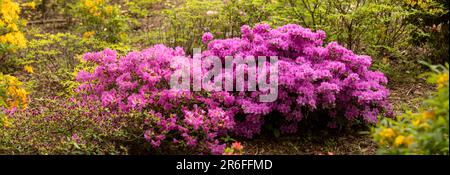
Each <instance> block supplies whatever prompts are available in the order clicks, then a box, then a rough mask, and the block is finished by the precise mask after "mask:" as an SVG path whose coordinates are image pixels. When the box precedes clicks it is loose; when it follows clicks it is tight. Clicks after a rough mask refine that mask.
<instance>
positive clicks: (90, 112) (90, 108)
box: [0, 97, 145, 155]
mask: <svg viewBox="0 0 450 175" xmlns="http://www.w3.org/2000/svg"><path fill="white" fill-rule="evenodd" d="M7 115H8V116H9V119H8V122H9V127H8V128H5V129H0V138H2V139H0V152H1V153H2V154H40V155H42V154H44V155H46V154H128V153H130V152H129V151H130V150H131V149H130V148H131V147H132V145H135V144H139V139H138V140H136V137H132V136H135V135H134V134H130V133H129V132H128V131H126V130H122V129H121V128H125V127H126V128H130V129H132V128H133V127H132V126H128V125H131V124H133V123H132V122H127V123H124V122H122V121H121V120H120V119H119V117H118V116H117V115H115V114H112V113H106V110H105V109H104V108H101V107H100V106H99V105H96V103H86V102H82V101H77V100H75V98H58V97H56V98H51V97H49V98H35V99H33V101H32V103H30V107H29V108H27V109H25V110H16V111H9V112H8V113H7ZM125 117H129V118H130V115H126V114H124V115H121V118H125ZM134 121H137V120H134ZM125 124H126V125H125ZM141 140H143V138H142V139H141ZM130 142H131V143H130ZM141 143H145V142H141ZM141 147H143V146H141ZM140 152H143V151H140Z"/></svg>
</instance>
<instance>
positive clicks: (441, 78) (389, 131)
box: [373, 64, 449, 155]
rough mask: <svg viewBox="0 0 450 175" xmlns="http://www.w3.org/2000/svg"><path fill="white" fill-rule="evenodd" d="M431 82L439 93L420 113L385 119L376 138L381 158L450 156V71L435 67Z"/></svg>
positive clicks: (426, 102)
mask: <svg viewBox="0 0 450 175" xmlns="http://www.w3.org/2000/svg"><path fill="white" fill-rule="evenodd" d="M432 69H433V70H434V72H433V73H429V74H427V75H428V76H429V78H428V81H429V82H431V83H434V84H437V88H438V89H437V92H435V94H434V95H433V96H432V97H430V98H429V99H427V100H425V105H424V107H423V108H422V109H420V110H419V112H417V113H413V112H411V111H408V112H406V113H405V114H403V115H401V116H398V117H397V118H395V119H388V118H385V119H382V120H381V121H380V123H379V124H378V126H377V127H376V128H374V131H373V137H374V140H375V141H376V142H377V143H378V144H379V146H380V148H379V153H381V154H447V155H448V154H449V71H448V64H447V67H443V66H432Z"/></svg>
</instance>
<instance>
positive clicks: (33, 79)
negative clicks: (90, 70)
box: [14, 33, 129, 96]
mask: <svg viewBox="0 0 450 175" xmlns="http://www.w3.org/2000/svg"><path fill="white" fill-rule="evenodd" d="M32 38H33V39H31V40H30V41H29V47H28V48H27V49H25V50H23V51H22V52H20V53H18V55H17V56H16V58H15V59H14V60H15V63H14V64H15V65H20V66H21V67H23V65H31V66H32V67H33V68H34V71H33V72H34V73H33V74H31V75H27V76H26V77H27V83H28V84H29V85H30V86H31V89H33V94H34V95H37V96H44V95H50V94H51V95H58V96H59V95H69V94H70V93H71V90H72V89H73V88H74V86H76V84H74V82H73V80H74V74H73V72H74V70H75V68H76V67H77V66H79V65H80V60H81V55H82V54H83V53H85V52H88V51H92V50H94V51H96V50H102V49H105V48H112V49H119V50H120V51H129V47H127V46H124V45H123V44H118V45H116V44H109V43H107V42H104V41H99V40H97V39H96V38H80V37H79V36H76V35H73V34H70V33H57V34H39V33H37V34H33V36H32Z"/></svg>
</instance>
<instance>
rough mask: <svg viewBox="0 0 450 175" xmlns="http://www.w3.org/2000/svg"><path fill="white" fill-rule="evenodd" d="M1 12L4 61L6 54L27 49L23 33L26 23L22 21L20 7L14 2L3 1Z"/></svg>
mask: <svg viewBox="0 0 450 175" xmlns="http://www.w3.org/2000/svg"><path fill="white" fill-rule="evenodd" d="M0 10H1V11H0V61H4V60H3V59H4V55H3V54H4V53H5V52H7V51H11V50H16V49H17V48H24V47H26V39H25V36H24V34H23V33H22V31H21V27H22V26H24V25H25V24H26V21H25V20H22V19H20V16H19V15H20V6H19V4H18V3H16V2H14V1H12V0H1V1H0Z"/></svg>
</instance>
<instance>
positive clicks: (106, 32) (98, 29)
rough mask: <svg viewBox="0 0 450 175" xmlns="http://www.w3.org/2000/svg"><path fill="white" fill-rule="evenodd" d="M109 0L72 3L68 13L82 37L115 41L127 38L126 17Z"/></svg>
mask: <svg viewBox="0 0 450 175" xmlns="http://www.w3.org/2000/svg"><path fill="white" fill-rule="evenodd" d="M111 4H112V3H111V2H110V1H109V0H81V1H77V2H75V3H74V4H72V9H71V12H70V14H71V15H72V16H73V17H74V18H75V20H79V21H76V22H77V23H78V24H79V25H78V26H79V27H78V30H79V31H80V33H82V35H83V36H84V37H96V38H98V39H100V40H103V41H106V42H110V43H117V42H120V41H123V40H125V39H126V38H127V33H126V31H127V30H128V20H129V19H128V18H127V17H126V16H125V15H124V14H122V12H121V9H120V7H119V6H118V5H111Z"/></svg>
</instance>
